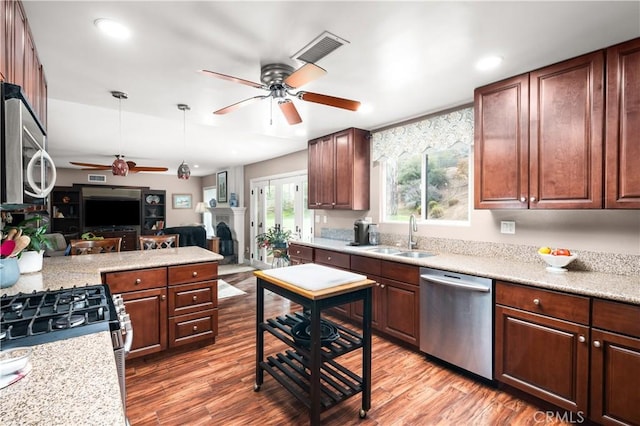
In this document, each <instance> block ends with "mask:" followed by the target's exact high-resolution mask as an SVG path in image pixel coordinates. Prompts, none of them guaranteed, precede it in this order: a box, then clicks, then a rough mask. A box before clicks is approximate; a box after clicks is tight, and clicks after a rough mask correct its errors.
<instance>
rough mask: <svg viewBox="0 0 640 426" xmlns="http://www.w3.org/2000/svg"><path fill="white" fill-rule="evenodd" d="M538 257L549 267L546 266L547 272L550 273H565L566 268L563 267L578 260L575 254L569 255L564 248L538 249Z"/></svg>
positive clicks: (567, 250)
mask: <svg viewBox="0 0 640 426" xmlns="http://www.w3.org/2000/svg"><path fill="white" fill-rule="evenodd" d="M538 255H539V256H540V257H541V258H542V260H544V261H545V263H546V264H547V265H549V266H547V271H550V272H566V271H567V268H565V266H567V265H568V264H570V263H571V262H573V261H574V260H576V259H577V258H578V256H576V255H575V254H571V251H569V249H565V248H556V249H552V248H550V247H540V248H539V249H538Z"/></svg>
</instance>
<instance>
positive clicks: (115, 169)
mask: <svg viewBox="0 0 640 426" xmlns="http://www.w3.org/2000/svg"><path fill="white" fill-rule="evenodd" d="M111 95H112V96H113V97H114V98H117V99H118V122H119V125H120V135H119V138H120V141H119V143H118V149H119V150H121V149H122V100H123V99H127V98H128V96H127V94H126V93H124V92H119V91H117V90H114V91H112V92H111ZM123 157H124V155H122V154H117V155H116V159H115V160H114V161H113V164H111V173H113V175H114V176H126V175H127V174H129V165H128V164H127V162H126V161H124V160H123Z"/></svg>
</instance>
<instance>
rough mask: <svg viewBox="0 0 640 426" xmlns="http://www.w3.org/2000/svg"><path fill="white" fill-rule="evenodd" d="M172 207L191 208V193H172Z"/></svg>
mask: <svg viewBox="0 0 640 426" xmlns="http://www.w3.org/2000/svg"><path fill="white" fill-rule="evenodd" d="M173 208H174V209H190V208H193V203H192V199H191V194H173Z"/></svg>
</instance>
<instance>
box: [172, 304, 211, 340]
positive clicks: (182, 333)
mask: <svg viewBox="0 0 640 426" xmlns="http://www.w3.org/2000/svg"><path fill="white" fill-rule="evenodd" d="M217 334H218V309H209V310H206V311H202V312H195V313H193V314H187V315H180V316H178V317H172V318H169V346H170V347H176V346H182V345H186V344H189V343H193V342H200V341H206V340H211V341H215V337H216V335H217Z"/></svg>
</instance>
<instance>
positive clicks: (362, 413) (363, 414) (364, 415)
mask: <svg viewBox="0 0 640 426" xmlns="http://www.w3.org/2000/svg"><path fill="white" fill-rule="evenodd" d="M358 414H359V415H360V418H361V419H364V418H365V417H367V412H366V411H364V410H363V409H362V408H361V409H360V412H359V413H358Z"/></svg>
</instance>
